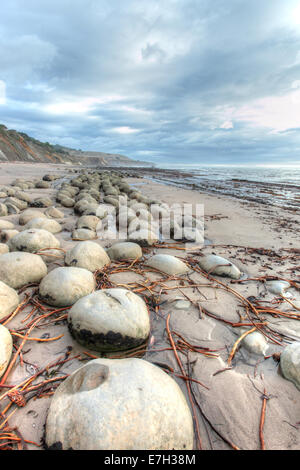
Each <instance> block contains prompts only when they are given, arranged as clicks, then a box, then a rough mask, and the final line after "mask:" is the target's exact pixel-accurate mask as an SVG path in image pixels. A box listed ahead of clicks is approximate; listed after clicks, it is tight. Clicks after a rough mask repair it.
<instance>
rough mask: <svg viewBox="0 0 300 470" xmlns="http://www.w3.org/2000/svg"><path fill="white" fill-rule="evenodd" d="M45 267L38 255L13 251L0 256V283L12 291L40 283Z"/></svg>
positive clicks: (45, 270) (44, 273) (45, 272)
mask: <svg viewBox="0 0 300 470" xmlns="http://www.w3.org/2000/svg"><path fill="white" fill-rule="evenodd" d="M46 274H47V266H46V264H45V263H44V261H43V260H42V258H41V257H40V256H39V255H34V254H32V253H25V252H19V251H15V252H13V253H4V255H1V256H0V281H2V282H4V283H5V284H7V285H8V286H10V287H12V288H13V289H18V288H20V287H23V286H25V285H27V284H31V283H36V282H40V280H41V279H43V277H45V276H46Z"/></svg>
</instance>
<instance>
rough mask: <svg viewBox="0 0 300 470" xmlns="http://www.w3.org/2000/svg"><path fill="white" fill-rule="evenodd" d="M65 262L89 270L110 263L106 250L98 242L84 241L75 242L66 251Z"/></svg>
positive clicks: (100, 267) (95, 269)
mask: <svg viewBox="0 0 300 470" xmlns="http://www.w3.org/2000/svg"><path fill="white" fill-rule="evenodd" d="M65 263H66V265H68V266H76V267H78V268H85V269H88V270H89V271H92V272H94V271H97V270H98V269H102V268H103V266H106V265H107V264H109V263H110V259H109V257H108V256H107V254H106V251H105V250H104V249H103V248H102V246H100V245H98V243H95V242H91V241H84V242H81V243H77V245H75V246H74V247H73V248H72V249H71V250H69V251H68V252H67V253H66V256H65Z"/></svg>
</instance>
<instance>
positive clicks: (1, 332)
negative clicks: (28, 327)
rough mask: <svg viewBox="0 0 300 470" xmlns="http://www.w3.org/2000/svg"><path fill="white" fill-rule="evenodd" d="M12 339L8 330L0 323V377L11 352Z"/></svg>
mask: <svg viewBox="0 0 300 470" xmlns="http://www.w3.org/2000/svg"><path fill="white" fill-rule="evenodd" d="M12 348H13V341H12V337H11V334H10V332H9V331H8V329H7V328H5V326H3V325H0V377H2V375H3V374H4V372H5V370H6V368H7V366H8V364H9V361H10V358H11V353H12Z"/></svg>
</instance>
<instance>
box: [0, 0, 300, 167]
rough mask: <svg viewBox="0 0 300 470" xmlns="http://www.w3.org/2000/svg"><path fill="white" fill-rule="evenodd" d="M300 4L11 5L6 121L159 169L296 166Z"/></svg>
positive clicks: (174, 0)
mask: <svg viewBox="0 0 300 470" xmlns="http://www.w3.org/2000/svg"><path fill="white" fill-rule="evenodd" d="M298 6H299V2H298V1H296V0H286V1H285V2H282V0H272V2H262V1H261V0H252V1H251V2H243V1H242V0H231V1H230V2H228V1H226V0H215V1H214V2H211V0H202V1H201V2H199V1H197V0H185V1H184V2H181V1H179V0H161V1H160V2H156V1H154V0H147V1H146V0H132V1H131V2H124V1H123V0H114V1H113V2H111V1H108V0H102V1H101V2H99V1H98V0H76V1H74V0H73V1H71V0H52V1H50V0H44V1H43V2H41V3H39V2H37V1H36V0H26V1H25V0H10V2H4V4H3V5H2V10H1V22H0V53H1V71H0V80H1V81H0V87H1V83H2V82H3V83H5V85H6V93H5V95H6V100H4V99H3V97H2V103H1V116H0V122H3V123H4V124H5V125H7V126H9V127H13V128H17V129H19V130H23V131H25V132H27V133H28V134H32V135H33V136H34V137H36V138H39V139H41V140H45V141H50V142H53V143H61V144H63V145H71V146H73V147H75V148H81V149H87V150H100V151H107V152H111V153H113V152H116V153H124V154H127V155H128V156H131V157H134V158H142V156H143V158H144V159H147V160H150V161H151V160H155V161H156V162H157V161H161V162H167V161H169V162H170V161H175V160H176V161H182V162H186V161H187V159H188V160H189V161H191V162H199V163H200V162H207V161H209V162H218V163H220V162H225V163H226V162H227V163H228V162H231V163H232V162H245V161H248V162H251V161H253V162H254V161H255V162H257V161H261V160H266V159H269V160H270V161H274V160H280V159H284V158H290V159H291V160H295V158H298V154H299V153H297V152H299V147H300V132H299V128H300V122H299V113H298V105H299V97H300V60H299V56H300V32H299V24H300V16H299V14H298V13H299V10H298ZM0 90H1V88H0ZM2 93H3V92H2ZM0 100H1V91H0Z"/></svg>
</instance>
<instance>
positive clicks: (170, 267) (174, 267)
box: [145, 254, 190, 276]
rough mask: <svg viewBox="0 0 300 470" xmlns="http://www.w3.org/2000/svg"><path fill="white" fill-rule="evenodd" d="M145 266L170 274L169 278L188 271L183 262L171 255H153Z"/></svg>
mask: <svg viewBox="0 0 300 470" xmlns="http://www.w3.org/2000/svg"><path fill="white" fill-rule="evenodd" d="M145 264H146V265H147V266H150V267H151V268H155V269H157V270H158V271H162V272H163V273H166V274H170V276H173V275H176V274H185V273H187V272H188V271H190V269H189V268H188V266H187V265H186V264H185V263H184V262H183V261H181V260H180V259H178V258H176V257H175V256H171V255H162V254H158V255H154V256H152V257H151V258H149V259H148V260H147V261H146V263H145Z"/></svg>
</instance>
